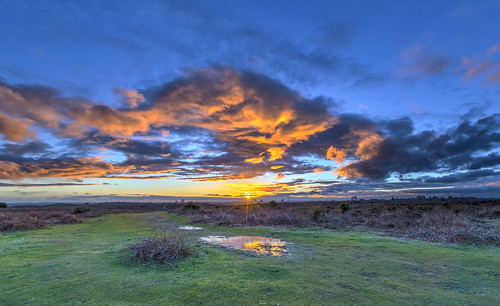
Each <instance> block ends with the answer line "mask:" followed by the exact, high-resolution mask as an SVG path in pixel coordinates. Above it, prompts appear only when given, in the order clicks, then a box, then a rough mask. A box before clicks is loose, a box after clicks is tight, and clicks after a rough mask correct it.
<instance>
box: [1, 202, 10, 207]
mask: <svg viewBox="0 0 500 306" xmlns="http://www.w3.org/2000/svg"><path fill="white" fill-rule="evenodd" d="M7 207H8V206H7V203H5V202H0V208H7Z"/></svg>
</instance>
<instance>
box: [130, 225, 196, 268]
mask: <svg viewBox="0 0 500 306" xmlns="http://www.w3.org/2000/svg"><path fill="white" fill-rule="evenodd" d="M124 251H128V252H130V255H129V259H130V260H135V261H144V262H150V263H159V264H164V263H173V262H176V261H179V260H183V259H185V258H187V257H189V256H193V255H196V252H195V250H194V248H193V246H192V244H191V241H190V239H189V237H188V235H187V234H186V233H183V232H171V233H165V234H163V235H161V236H152V237H147V238H144V239H142V240H141V241H139V242H138V243H136V244H134V245H131V246H129V247H128V248H126V249H125V250H124Z"/></svg>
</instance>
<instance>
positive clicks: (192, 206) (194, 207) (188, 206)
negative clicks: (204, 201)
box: [182, 202, 200, 210]
mask: <svg viewBox="0 0 500 306" xmlns="http://www.w3.org/2000/svg"><path fill="white" fill-rule="evenodd" d="M182 210H200V204H198V203H195V202H187V203H186V204H184V205H183V206H182Z"/></svg>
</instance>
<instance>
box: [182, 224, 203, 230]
mask: <svg viewBox="0 0 500 306" xmlns="http://www.w3.org/2000/svg"><path fill="white" fill-rule="evenodd" d="M179 229H180V230H185V231H199V230H202V229H203V227H197V226H191V225H181V226H179Z"/></svg>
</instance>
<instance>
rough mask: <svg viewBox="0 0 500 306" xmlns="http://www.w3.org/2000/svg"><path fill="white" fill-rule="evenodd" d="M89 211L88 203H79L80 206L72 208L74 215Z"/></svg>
mask: <svg viewBox="0 0 500 306" xmlns="http://www.w3.org/2000/svg"><path fill="white" fill-rule="evenodd" d="M89 211H90V205H88V204H86V205H80V206H77V207H75V209H73V214H74V215H78V214H84V213H86V212H89Z"/></svg>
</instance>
